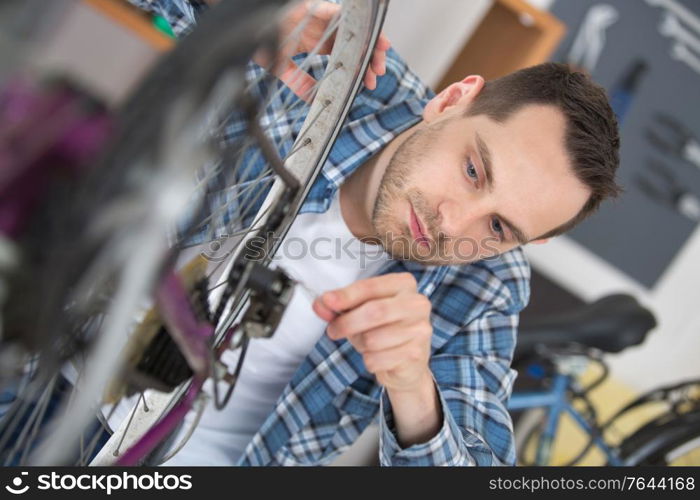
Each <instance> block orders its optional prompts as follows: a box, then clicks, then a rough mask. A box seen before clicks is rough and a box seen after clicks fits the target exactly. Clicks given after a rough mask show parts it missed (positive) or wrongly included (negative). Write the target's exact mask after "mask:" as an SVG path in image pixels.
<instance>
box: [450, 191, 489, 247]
mask: <svg viewBox="0 0 700 500" xmlns="http://www.w3.org/2000/svg"><path fill="white" fill-rule="evenodd" d="M489 210H490V209H489V207H488V206H487V202H486V201H485V200H484V199H478V198H476V197H475V198H471V199H469V200H453V199H445V200H443V201H442V202H441V203H440V204H439V205H438V217H439V223H438V228H437V229H438V231H441V232H443V233H444V234H445V236H448V237H451V238H460V237H463V236H466V235H472V233H476V232H477V228H478V224H479V221H481V220H483V219H484V217H485V216H486V215H487V214H488V213H489ZM474 236H476V234H474Z"/></svg>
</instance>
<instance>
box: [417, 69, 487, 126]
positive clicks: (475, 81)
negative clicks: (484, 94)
mask: <svg viewBox="0 0 700 500" xmlns="http://www.w3.org/2000/svg"><path fill="white" fill-rule="evenodd" d="M483 87H484V78H483V77H481V76H479V75H469V76H468V77H466V78H465V79H464V80H462V81H461V82H454V83H451V84H450V85H448V86H447V87H445V88H444V89H443V90H442V91H441V92H440V93H439V94H438V95H436V96H435V97H433V98H432V99H431V100H430V101H429V102H428V104H426V106H425V109H424V110H423V120H425V121H426V122H431V121H433V120H434V119H435V118H437V117H439V116H441V115H442V114H443V113H444V112H445V111H448V110H450V109H453V108H454V106H458V105H466V104H469V103H470V102H472V101H473V100H474V98H475V97H476V96H477V95H479V92H481V89H482V88H483Z"/></svg>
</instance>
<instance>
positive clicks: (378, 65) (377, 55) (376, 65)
mask: <svg viewBox="0 0 700 500" xmlns="http://www.w3.org/2000/svg"><path fill="white" fill-rule="evenodd" d="M372 71H374V72H375V73H376V74H377V75H383V74H384V73H386V52H385V51H383V50H379V49H374V56H373V57H372Z"/></svg>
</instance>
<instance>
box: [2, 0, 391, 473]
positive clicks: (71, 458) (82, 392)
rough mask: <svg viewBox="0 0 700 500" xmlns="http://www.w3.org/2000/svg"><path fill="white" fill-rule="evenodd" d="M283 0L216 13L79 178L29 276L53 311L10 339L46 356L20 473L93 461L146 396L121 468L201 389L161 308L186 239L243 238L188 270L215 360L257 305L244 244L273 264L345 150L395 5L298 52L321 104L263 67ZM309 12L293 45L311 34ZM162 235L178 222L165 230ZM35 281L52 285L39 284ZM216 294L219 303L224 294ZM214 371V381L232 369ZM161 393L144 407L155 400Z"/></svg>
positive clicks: (8, 385) (342, 19)
mask: <svg viewBox="0 0 700 500" xmlns="http://www.w3.org/2000/svg"><path fill="white" fill-rule="evenodd" d="M284 4H285V2H282V1H279V0H266V1H254V0H241V1H237V2H222V3H220V4H219V5H217V6H216V7H215V8H214V9H212V11H211V12H209V13H207V14H205V15H204V16H203V17H202V19H201V21H200V22H199V23H198V27H197V28H196V29H195V30H194V31H193V32H192V33H191V34H190V35H188V36H187V37H185V38H184V39H183V40H182V41H181V42H180V43H179V44H178V45H177V47H176V48H175V49H174V50H173V51H172V52H171V53H170V54H169V55H167V56H166V57H165V58H164V60H163V61H161V62H160V63H159V64H158V66H157V68H156V69H155V70H154V71H153V72H152V74H151V75H150V76H149V77H148V78H147V79H146V80H145V81H144V83H143V84H142V85H141V87H140V88H139V89H138V90H137V91H136V92H135V94H134V97H133V98H132V99H131V100H130V102H129V103H128V104H127V105H126V107H125V110H124V112H123V113H122V114H121V116H120V117H119V120H118V133H117V136H116V137H115V139H114V140H113V143H112V145H111V147H110V148H109V149H108V151H107V153H106V154H105V156H104V159H103V161H102V162H100V164H99V165H98V168H95V169H94V171H93V172H92V174H91V175H90V176H87V177H86V179H84V180H83V181H81V185H80V187H79V188H78V189H77V190H76V192H77V195H76V196H75V200H74V201H72V202H71V203H65V200H61V202H62V203H60V204H59V206H58V208H57V209H56V210H53V212H54V213H53V214H52V216H54V217H55V218H56V219H57V221H58V222H56V223H55V224H57V225H58V227H60V231H59V232H60V237H58V236H57V237H56V238H52V239H51V241H50V243H51V246H52V251H51V252H50V255H44V260H43V261H42V262H40V265H38V266H37V268H36V269H35V270H34V271H35V272H34V273H32V274H31V276H29V277H28V278H27V279H26V280H25V281H24V283H25V284H26V283H34V284H35V286H25V287H24V288H22V290H23V291H26V295H23V297H22V302H24V303H31V304H46V305H47V306H48V307H46V308H44V309H42V311H41V312H40V313H38V314H35V318H36V319H35V320H32V317H31V315H28V314H18V315H17V316H18V317H20V318H22V321H17V322H16V323H15V324H21V326H22V329H21V330H23V331H27V330H28V331H31V333H32V338H33V339H35V343H33V344H30V343H28V342H24V343H23V342H22V341H23V340H25V339H24V337H23V336H22V335H21V334H19V333H18V334H16V335H10V336H9V337H8V338H9V339H11V340H13V342H7V345H5V343H4V344H3V348H4V349H10V348H12V349H17V348H18V346H20V348H22V349H24V352H26V353H28V354H30V355H32V356H33V357H34V358H33V359H34V360H35V361H37V363H36V367H35V366H32V367H31V369H27V365H24V373H23V374H21V375H22V376H20V377H17V376H15V377H11V378H9V379H8V380H6V381H4V383H3V393H6V394H12V396H13V398H14V400H13V401H14V402H13V403H12V407H11V409H10V410H9V411H8V412H7V414H6V415H5V416H4V418H3V421H2V427H3V428H2V431H1V434H0V449H1V450H3V451H2V452H3V455H2V458H3V461H4V462H5V463H12V464H17V463H25V462H27V463H31V464H45V465H49V464H64V463H72V462H76V463H85V462H86V460H87V459H88V458H89V457H91V456H92V455H93V454H94V450H95V448H97V447H99V446H100V445H101V442H100V441H99V439H101V434H99V433H90V435H88V436H84V435H83V434H84V432H85V430H86V427H88V426H89V425H90V422H91V421H92V419H93V418H94V416H95V411H96V409H98V408H100V407H103V404H104V395H105V391H106V390H107V391H108V392H109V395H110V397H111V399H112V401H110V405H111V406H112V407H113V408H116V407H117V404H118V402H119V400H121V399H122V398H125V397H127V396H131V399H134V398H135V399H137V401H136V404H135V406H134V409H133V411H131V412H130V414H129V415H128V418H126V417H125V419H124V422H122V424H121V427H120V428H119V429H118V431H117V432H114V434H113V435H112V438H111V439H110V442H109V443H108V444H107V445H106V446H105V447H104V448H103V450H102V457H103V458H104V457H105V456H110V457H111V459H112V460H113V459H114V457H115V456H117V457H118V456H119V455H120V454H121V453H122V452H123V450H125V449H128V448H129V447H130V446H131V444H132V443H133V442H135V441H136V440H137V439H138V437H139V436H141V435H143V434H144V432H145V431H146V430H148V429H149V428H151V427H152V426H153V425H154V423H155V422H156V421H157V420H158V418H159V417H160V416H162V415H163V413H164V412H165V411H166V410H167V409H168V408H169V407H172V406H173V405H174V404H175V403H176V402H177V401H178V400H179V399H180V398H181V396H182V395H183V394H187V388H188V387H190V385H189V381H190V377H191V375H192V372H193V371H196V370H195V369H194V367H193V366H191V365H188V361H189V359H188V358H187V357H186V354H187V353H183V352H181V345H179V344H177V343H176V342H175V343H173V341H172V339H169V337H168V331H167V329H166V328H164V327H163V323H164V322H166V318H163V317H159V316H158V314H156V315H155V316H154V313H153V311H152V310H151V311H148V308H149V307H150V305H151V303H152V302H153V294H154V292H155V291H157V290H158V286H159V283H160V282H161V281H162V280H163V279H164V277H167V276H168V272H169V270H170V269H172V268H173V266H174V265H175V263H176V262H182V261H183V260H184V257H185V254H186V252H187V250H188V248H187V247H189V246H192V245H195V244H198V243H203V242H208V241H212V240H215V243H216V244H217V245H218V244H220V242H221V241H222V240H225V241H226V243H227V245H228V247H227V253H226V255H225V257H226V258H225V259H224V258H223V257H222V256H221V255H212V254H211V252H206V251H205V252H204V254H205V255H206V256H208V257H209V261H208V262H206V265H204V264H202V260H201V259H200V260H199V261H195V262H193V263H190V264H189V265H188V266H186V267H185V269H184V271H183V273H182V274H181V276H182V282H183V286H184V288H185V289H186V291H187V293H188V294H189V297H188V298H189V301H190V303H191V305H192V306H193V308H194V309H196V310H197V313H198V319H200V320H204V321H210V322H211V323H212V328H213V329H215V334H216V335H215V337H216V339H217V341H216V342H211V345H210V350H211V352H210V354H211V356H212V359H216V356H217V355H218V353H219V350H220V343H221V341H222V340H224V339H226V340H227V341H228V340H230V339H229V338H228V337H226V336H227V335H228V334H230V332H231V329H230V327H231V326H232V323H233V321H234V319H235V318H236V317H238V315H239V314H240V313H241V312H242V311H243V309H244V308H245V305H246V299H247V293H246V292H247V290H246V289H245V288H244V287H238V288H237V287H236V286H235V283H234V284H233V285H232V284H231V283H232V281H235V280H231V279H229V278H230V276H231V275H232V273H234V271H235V270H236V269H237V267H236V263H237V262H238V261H240V260H241V259H242V253H243V252H242V250H243V248H244V245H245V242H246V241H247V239H248V238H250V237H252V235H255V234H257V233H258V232H260V231H262V230H263V229H264V230H265V231H264V234H265V235H266V241H269V244H268V252H266V253H265V256H266V257H265V259H262V260H261V263H263V264H265V263H266V262H269V259H270V258H271V256H272V255H273V253H274V250H275V249H276V245H278V244H279V242H280V240H281V238H282V237H283V236H284V234H286V231H287V229H288V228H289V226H290V224H291V222H292V221H293V219H294V217H295V216H296V213H297V212H298V210H299V208H300V206H301V204H302V202H303V200H304V199H305V197H306V194H307V193H308V191H309V189H310V188H311V184H312V182H313V180H314V179H315V177H316V175H318V173H319V172H320V169H321V167H322V165H323V163H324V162H325V159H326V157H327V156H328V154H329V152H330V149H331V147H332V144H333V141H334V139H335V137H336V136H337V134H338V132H339V130H340V126H341V124H342V121H343V120H344V117H345V116H346V114H347V112H348V111H349V108H350V105H351V102H352V99H353V97H354V95H355V94H356V92H357V91H358V89H359V87H360V84H361V81H362V76H363V75H364V72H365V69H366V67H367V65H368V63H369V60H370V58H371V55H372V50H371V49H372V47H373V45H374V43H375V41H376V39H377V37H378V35H379V31H380V27H381V23H382V20H383V16H384V12H385V10H386V2H385V1H382V0H377V1H367V0H347V1H346V2H345V3H344V4H343V7H342V10H341V11H340V13H339V15H338V16H337V17H336V18H334V19H333V20H332V21H331V22H330V23H329V25H328V30H327V32H326V33H324V35H322V37H321V43H320V44H319V46H318V47H317V48H315V49H312V50H310V51H308V53H307V54H302V55H300V56H297V57H296V58H295V60H296V62H297V64H298V65H299V71H306V72H309V73H310V74H312V75H313V76H314V78H315V79H316V80H317V81H318V86H317V87H316V88H314V89H313V92H312V93H311V95H312V96H313V99H312V100H311V103H310V105H307V104H306V103H305V102H304V101H303V100H301V99H299V98H298V97H297V96H295V95H294V94H293V93H292V92H291V91H290V90H289V89H288V88H287V87H285V86H284V85H283V84H281V82H278V81H277V80H275V79H273V78H270V77H269V73H267V72H266V71H264V69H262V68H260V67H258V66H256V65H254V64H252V63H250V62H249V61H250V58H251V55H252V54H253V53H254V51H256V50H259V49H260V48H261V47H262V48H264V49H265V50H266V51H267V55H268V59H269V60H271V61H272V62H273V63H274V61H275V54H277V53H279V49H278V48H276V47H278V45H275V44H274V42H275V38H276V34H277V32H278V29H277V27H276V24H275V23H274V22H271V21H270V20H274V19H279V17H280V16H281V14H282V13H283V12H284V11H283V9H284V8H285V5H284ZM314 8H315V7H314V5H311V6H310V12H313V9H314ZM308 19H309V18H308V17H306V18H304V19H303V20H302V21H301V23H300V24H299V27H300V28H299V29H296V30H293V31H292V33H291V36H299V35H300V33H301V32H302V31H303V25H304V23H305V22H308V21H307V20H308ZM329 37H334V38H335V43H334V44H333V50H332V53H331V54H330V55H329V56H325V55H321V54H318V52H319V51H320V50H321V46H322V44H323V43H324V42H326V41H327V40H328V39H329ZM287 42H289V40H281V41H280V43H287ZM273 105H274V106H273ZM273 109H274V110H275V111H276V112H275V113H272V112H271V111H272V110H273ZM280 109H283V110H284V112H283V113H280V111H279V110H280ZM193 177H194V178H195V180H196V182H197V189H195V191H194V193H193V192H192V180H193ZM182 200H187V203H183V202H182ZM64 204H65V205H67V208H64V206H63V205H64ZM54 208H56V207H54ZM164 227H168V228H174V229H173V230H171V231H170V232H169V233H168V234H165V232H164V231H163V228H164ZM169 243H170V244H169ZM212 249H214V250H215V249H216V247H215V246H214V247H212V248H210V249H209V250H212ZM195 253H197V251H195ZM215 253H216V252H215ZM224 263H225V264H226V269H225V270H224V273H223V278H222V280H221V281H220V283H221V284H226V286H225V287H224V286H221V287H218V288H216V287H212V286H210V284H209V283H210V279H211V278H212V277H213V276H214V275H215V273H219V272H220V271H221V268H222V267H223V265H224ZM37 275H38V276H42V277H43V279H44V280H48V282H49V283H50V285H51V286H48V287H42V286H38V285H36V282H35V281H34V280H35V279H36V277H37ZM42 283H43V281H42ZM212 288H216V291H218V292H219V293H218V295H216V294H211V295H210V292H211V289H212ZM227 290H228V291H227ZM13 308H16V309H17V310H19V311H20V312H23V311H22V308H21V307H20V306H19V305H18V304H17V303H16V302H15V303H13V302H12V301H10V303H8V305H7V306H6V308H5V310H6V311H13V312H14V309H13ZM147 311H148V312H147ZM4 317H5V314H4ZM144 325H146V326H144ZM29 326H31V328H30V327H29ZM10 331H11V330H10ZM241 342H243V340H241ZM57 345H60V346H61V349H56V346H57ZM31 348H34V349H33V350H32V349H31ZM154 349H155V350H158V349H159V351H158V353H159V354H158V355H159V356H160V355H161V354H162V356H164V357H163V358H159V359H160V360H161V363H160V365H158V369H157V370H156V371H157V372H158V373H157V374H154V372H153V371H150V372H149V371H144V364H148V363H146V361H145V359H146V358H147V357H148V356H150V355H152V354H153V350H154ZM116 353H121V354H120V355H116ZM163 353H165V354H163ZM147 355H148V356H147ZM149 363H150V365H149V366H150V368H151V369H153V362H150V361H149ZM156 364H157V363H156ZM210 368H211V370H212V373H211V374H216V373H217V369H218V368H219V367H218V366H215V365H212V367H210ZM63 377H67V378H68V379H69V380H70V382H71V384H68V387H66V384H64V383H63ZM18 384H19V385H20V386H21V387H19V388H18V387H17V385H18ZM56 387H59V388H60V389H61V390H59V391H57V390H56ZM73 387H76V389H73ZM147 399H148V408H147V410H146V411H143V410H144V405H143V404H140V402H141V400H143V401H144V402H146V400H147ZM97 414H98V416H100V417H102V415H101V414H100V412H99V411H98V412H97ZM102 421H104V418H102ZM76 456H77V458H76Z"/></svg>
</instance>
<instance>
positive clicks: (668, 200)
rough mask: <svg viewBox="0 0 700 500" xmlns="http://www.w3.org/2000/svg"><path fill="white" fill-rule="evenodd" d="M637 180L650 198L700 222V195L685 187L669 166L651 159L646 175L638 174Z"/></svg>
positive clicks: (638, 184)
mask: <svg viewBox="0 0 700 500" xmlns="http://www.w3.org/2000/svg"><path fill="white" fill-rule="evenodd" d="M635 182H636V184H637V186H639V188H640V189H641V190H642V192H643V193H644V194H646V195H647V196H648V197H649V198H651V199H653V200H654V201H657V202H659V203H661V204H663V205H665V206H666V207H668V208H670V209H671V210H673V211H674V212H676V213H678V214H680V215H682V216H684V217H685V218H687V219H689V220H691V221H693V222H700V197H698V196H697V195H696V194H694V193H691V192H690V191H688V190H686V189H685V188H683V186H681V184H680V182H679V181H678V180H677V179H676V176H675V175H673V172H671V170H670V169H669V168H668V167H666V166H664V165H662V164H661V163H659V162H657V161H651V162H649V169H648V170H647V172H646V175H640V174H637V175H636V176H635Z"/></svg>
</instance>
